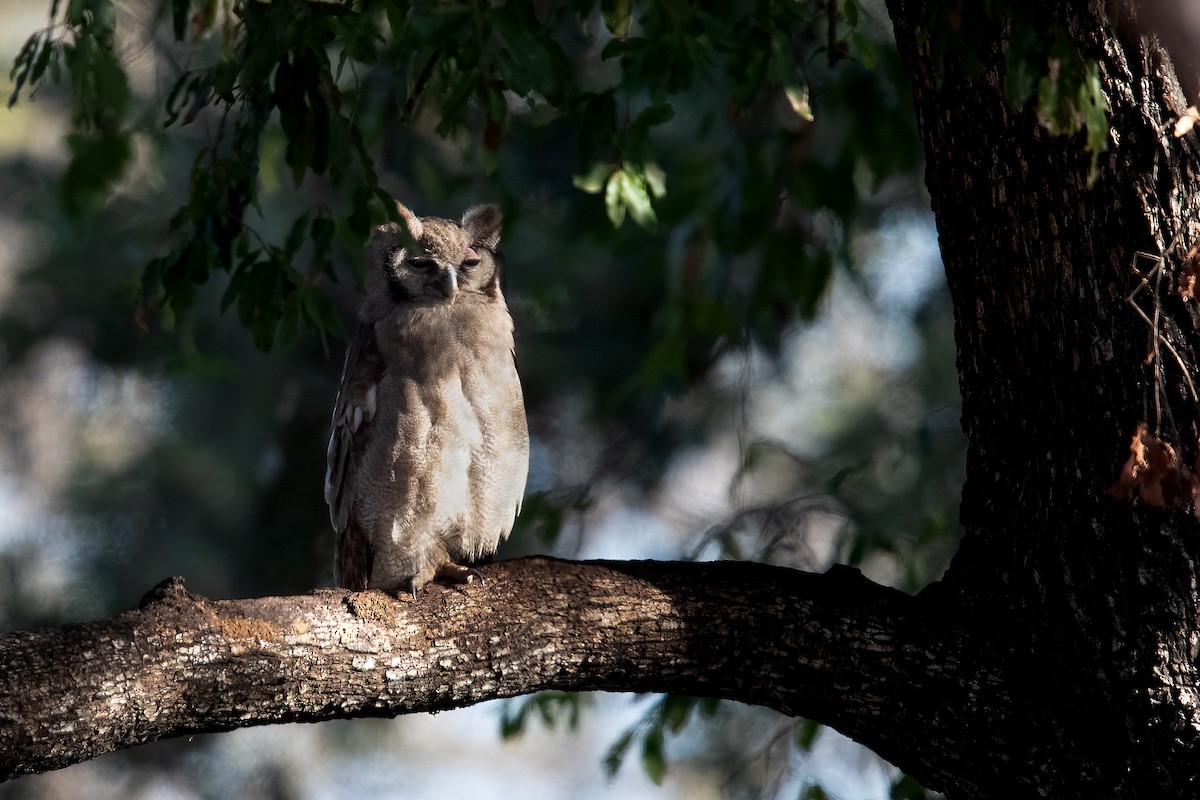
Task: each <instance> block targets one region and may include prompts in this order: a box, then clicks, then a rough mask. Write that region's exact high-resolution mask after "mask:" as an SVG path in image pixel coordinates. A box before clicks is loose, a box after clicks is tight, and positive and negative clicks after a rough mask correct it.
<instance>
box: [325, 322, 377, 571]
mask: <svg viewBox="0 0 1200 800" xmlns="http://www.w3.org/2000/svg"><path fill="white" fill-rule="evenodd" d="M384 366H385V364H384V360H383V356H382V354H381V353H380V352H379V345H378V343H377V342H376V339H375V326H374V325H372V324H370V323H365V322H364V323H362V324H361V325H359V328H358V333H357V334H356V335H355V337H354V341H352V342H351V343H350V348H349V349H348V350H347V351H346V365H345V366H344V367H343V368H342V385H341V388H340V389H339V390H338V395H337V401H336V402H335V404H334V407H333V421H332V425H331V428H332V430H331V431H330V433H329V447H328V449H327V451H326V457H327V459H328V468H327V469H326V472H325V502H326V503H327V504H328V505H329V521H330V522H331V523H333V529H334V531H335V532H336V533H337V551H338V555H337V572H338V583H339V584H341V585H342V586H348V587H352V588H362V587H365V586H366V582H367V578H368V577H369V574H370V563H369V561H370V556H369V553H368V551H367V542H366V536H365V534H364V532H363V531H361V530H359V529H358V527H357V525H352V524H351V516H352V512H353V509H352V507H351V506H352V505H353V498H354V496H355V491H354V484H355V481H356V480H357V478H358V474H357V473H358V470H357V465H356V463H355V461H356V457H355V454H356V453H358V452H361V451H362V448H363V446H364V440H365V439H366V437H367V435H368V431H369V429H370V427H371V422H372V420H373V419H374V417H375V412H376V410H377V408H378V391H379V381H380V379H381V378H382V377H383V372H384Z"/></svg>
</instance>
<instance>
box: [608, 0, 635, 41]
mask: <svg viewBox="0 0 1200 800" xmlns="http://www.w3.org/2000/svg"><path fill="white" fill-rule="evenodd" d="M600 13H601V14H603V15H604V25H605V26H606V27H607V28H608V30H609V32H610V33H611V34H612V35H613V36H624V35H625V34H626V33H628V32H629V24H630V22H632V21H633V0H602V2H601V3H600Z"/></svg>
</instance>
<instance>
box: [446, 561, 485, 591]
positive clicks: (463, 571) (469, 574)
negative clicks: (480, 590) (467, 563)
mask: <svg viewBox="0 0 1200 800" xmlns="http://www.w3.org/2000/svg"><path fill="white" fill-rule="evenodd" d="M434 577H437V578H444V579H445V580H448V581H452V582H454V583H471V582H472V581H476V580H477V581H479V585H480V586H483V585H484V583H485V581H484V580H483V574H482V573H480V572H479V570H477V569H471V568H470V567H464V566H462V565H461V564H455V563H454V562H453V561H446V562H444V563H441V564H438V566H437V570H436V571H435V572H434Z"/></svg>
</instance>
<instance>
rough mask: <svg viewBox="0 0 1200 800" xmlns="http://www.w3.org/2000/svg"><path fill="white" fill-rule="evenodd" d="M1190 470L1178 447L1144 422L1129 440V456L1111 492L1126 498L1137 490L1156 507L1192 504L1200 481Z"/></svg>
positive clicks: (1197, 493)
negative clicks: (1162, 437) (1176, 448)
mask: <svg viewBox="0 0 1200 800" xmlns="http://www.w3.org/2000/svg"><path fill="white" fill-rule="evenodd" d="M1197 471H1200V464H1198V466H1197V470H1196V471H1194V470H1191V469H1188V467H1187V466H1185V465H1184V464H1183V462H1182V461H1181V460H1180V458H1179V454H1178V453H1176V452H1175V448H1174V447H1172V446H1171V445H1170V444H1168V443H1167V442H1164V441H1163V440H1161V439H1159V438H1158V437H1157V436H1155V435H1154V434H1152V433H1150V429H1149V426H1147V425H1146V423H1145V422H1141V423H1138V427H1137V431H1136V432H1135V433H1134V434H1133V440H1132V441H1131V442H1130V443H1129V459H1128V460H1127V461H1126V462H1125V463H1124V464H1123V465H1122V466H1121V471H1120V473H1119V474H1118V475H1117V480H1116V481H1115V482H1114V483H1113V485H1112V486H1109V487H1108V493H1109V494H1110V495H1112V496H1113V497H1115V498H1117V499H1118V500H1126V499H1128V498H1129V496H1130V493H1131V492H1136V493H1137V495H1138V496H1139V497H1141V499H1142V502H1144V503H1145V504H1146V505H1148V506H1152V507H1154V508H1180V507H1183V506H1188V505H1192V504H1193V503H1195V502H1196V497H1197V496H1198V495H1200V480H1197V478H1196V472H1197Z"/></svg>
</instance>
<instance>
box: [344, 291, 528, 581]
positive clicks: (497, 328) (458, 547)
mask: <svg viewBox="0 0 1200 800" xmlns="http://www.w3.org/2000/svg"><path fill="white" fill-rule="evenodd" d="M328 457H329V469H328V472H327V474H326V485H325V499H326V501H327V502H328V503H329V507H330V520H331V521H332V523H333V526H334V528H335V530H336V531H337V534H338V559H337V562H338V573H339V574H338V579H339V583H340V584H342V585H343V586H348V587H351V588H365V587H366V586H367V585H368V584H371V585H377V584H379V583H380V582H381V580H383V581H389V580H390V579H391V578H397V579H404V578H406V577H411V574H415V573H417V572H420V571H421V570H422V569H424V568H425V567H426V566H427V563H426V562H428V561H431V560H432V561H436V560H439V559H444V558H446V557H447V556H449V557H450V558H452V559H464V560H467V561H477V560H478V559H480V558H483V557H487V556H490V555H491V554H492V553H493V552H495V549H496V547H497V546H498V544H499V543H500V541H501V540H502V539H504V538H505V537H507V536H508V534H509V533H510V532H511V530H512V525H513V522H514V519H515V517H516V514H517V512H518V511H519V509H520V502H521V497H522V495H523V494H524V489H525V479H526V474H527V471H528V462H529V437H528V429H527V426H526V421H525V409H524V401H523V398H522V395H521V387H520V380H519V378H518V377H517V374H516V367H515V364H514V359H513V339H512V321H511V319H510V317H509V315H508V311H507V308H506V307H505V306H504V305H503V301H502V300H501V301H500V302H499V303H497V302H478V303H459V304H455V305H454V306H449V305H422V306H417V307H413V306H408V307H397V308H395V309H394V311H393V313H391V314H388V315H386V316H385V317H384V318H382V319H380V320H378V321H377V322H375V323H373V324H372V323H364V324H363V325H361V326H360V328H359V331H358V335H357V336H356V337H355V340H354V342H353V343H352V345H351V347H350V350H349V352H348V354H347V359H346V366H345V369H344V372H343V377H342V387H341V391H340V392H339V394H338V399H337V403H336V406H335V411H334V418H333V431H332V434H331V436H330V441H329V451H328ZM404 573H409V574H408V575H405V574H404ZM381 575H382V578H381Z"/></svg>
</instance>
